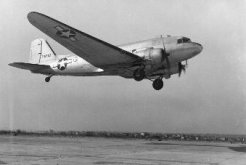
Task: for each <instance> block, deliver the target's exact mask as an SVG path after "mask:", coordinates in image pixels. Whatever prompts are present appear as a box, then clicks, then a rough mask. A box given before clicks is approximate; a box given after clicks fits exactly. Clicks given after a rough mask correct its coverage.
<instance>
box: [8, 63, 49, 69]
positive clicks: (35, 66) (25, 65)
mask: <svg viewBox="0 0 246 165" xmlns="http://www.w3.org/2000/svg"><path fill="white" fill-rule="evenodd" d="M9 65H10V66H13V67H16V68H20V69H26V70H30V71H39V70H45V69H50V66H49V65H39V64H30V63H24V62H13V63H10V64H9Z"/></svg>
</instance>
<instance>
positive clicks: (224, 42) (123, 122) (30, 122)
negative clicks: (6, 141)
mask: <svg viewBox="0 0 246 165" xmlns="http://www.w3.org/2000/svg"><path fill="white" fill-rule="evenodd" d="M30 11H37V12H41V13H44V14H46V15H48V16H50V17H53V18H55V19H58V20H60V21H62V22H64V23H66V24H69V25H71V26H73V27H75V28H77V29H80V30H81V31H84V32H86V33H89V34H91V35H93V36H95V37H98V38H100V39H102V40H105V41H107V42H109V43H111V44H115V45H119V44H123V43H127V42H132V41H137V40H142V39H148V38H151V37H156V36H158V35H160V34H170V35H182V36H187V37H190V38H191V39H192V40H193V41H195V42H199V43H201V44H202V45H203V47H204V48H203V52H202V53H201V54H200V55H198V56H196V57H195V58H193V59H191V60H190V61H189V66H188V69H187V72H186V74H185V75H182V76H181V78H178V76H177V75H174V76H172V78H171V79H169V80H165V82H164V83H165V86H164V89H162V90H161V91H155V90H154V89H153V88H152V84H151V82H150V81H148V80H144V81H142V82H136V81H134V80H127V79H124V78H121V77H69V76H67V77H52V79H51V82H50V83H45V82H44V78H45V76H43V75H35V74H31V73H30V72H29V71H25V70H19V69H16V68H12V67H10V66H8V65H7V64H8V63H10V62H14V61H23V62H24V61H25V62H27V60H28V57H29V47H30V42H31V41H32V40H34V39H36V38H39V37H41V38H45V39H47V40H48V42H49V43H50V44H51V46H52V47H53V49H54V50H55V52H56V53H57V54H68V53H70V52H69V51H68V50H66V49H65V48H63V47H62V46H61V45H59V44H58V43H56V42H55V41H54V40H52V39H51V38H49V37H48V36H46V35H45V34H43V33H42V32H40V31H39V30H38V29H36V28H35V27H34V26H32V25H31V24H30V23H29V22H28V20H27V18H26V16H27V14H28V13H29V12H30ZM245 11H246V1H244V0H234V1H231V0H227V1H226V0H216V1H212V0H211V1H208V0H185V1H183V0H73V1H70V0H42V1H38V0H29V1H27V0H0V36H1V37H0V52H1V60H0V129H27V130H48V129H55V130H106V131H150V132H184V133H237V134H246V49H245V48H246V19H245V17H246V12H245Z"/></svg>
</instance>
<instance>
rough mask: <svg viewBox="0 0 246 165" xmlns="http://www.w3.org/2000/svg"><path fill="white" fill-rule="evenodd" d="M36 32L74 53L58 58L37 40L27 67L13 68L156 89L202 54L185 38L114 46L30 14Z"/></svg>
mask: <svg viewBox="0 0 246 165" xmlns="http://www.w3.org/2000/svg"><path fill="white" fill-rule="evenodd" d="M27 18H28V20H29V22H30V23H31V24H32V25H34V26H35V27H36V28H38V29H39V30H41V31H42V32H44V33H45V34H47V35H48V36H49V37H51V38H53V39H54V40H56V41H57V42H58V43H60V44H61V45H63V46H64V47H66V48H67V49H69V50H70V51H72V52H73V53H74V54H71V55H56V54H55V52H54V51H53V50H52V48H51V47H50V45H49V44H48V42H47V41H46V40H44V39H35V40H34V41H32V43H31V48H30V49H31V50H30V58H29V62H28V63H23V62H14V63H11V64H9V65H10V66H13V67H17V68H21V69H27V70H30V71H31V72H32V73H41V74H44V75H47V77H46V78H45V81H46V82H49V81H50V78H51V77H52V76H56V75H71V76H106V75H110V76H116V75H117V76H121V77H124V78H133V79H135V80H136V81H141V80H143V79H149V80H151V81H153V88H154V89H156V90H160V89H161V88H162V87H163V80H162V79H163V78H166V79H168V78H170V77H171V75H173V74H178V75H179V76H180V75H181V73H182V71H185V68H186V65H185V64H183V63H182V62H184V61H185V62H186V64H187V60H188V59H190V58H192V57H194V56H196V55H197V54H199V53H200V52H201V51H202V45H201V44H199V43H196V42H192V41H191V40H190V39H189V38H187V37H182V36H160V37H158V38H153V39H149V40H144V41H139V42H134V43H130V44H125V45H121V46H114V45H111V44H109V43H107V42H105V41H102V40H100V39H97V38H95V37H93V36H91V35H89V34H86V33H84V32H81V31H79V30H77V29H75V28H73V27H71V26H68V25H66V24H64V23H62V22H59V21H57V20H55V19H53V18H50V17H48V16H46V15H44V14H41V13H37V12H31V13H29V14H28V16H27Z"/></svg>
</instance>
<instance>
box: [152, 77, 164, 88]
mask: <svg viewBox="0 0 246 165" xmlns="http://www.w3.org/2000/svg"><path fill="white" fill-rule="evenodd" d="M152 86H153V88H154V89H155V90H160V89H161V88H162V87H163V81H162V79H160V78H158V79H155V80H154V81H153V84H152Z"/></svg>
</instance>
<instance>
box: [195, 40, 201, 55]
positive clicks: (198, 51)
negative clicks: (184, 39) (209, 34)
mask: <svg viewBox="0 0 246 165" xmlns="http://www.w3.org/2000/svg"><path fill="white" fill-rule="evenodd" d="M193 44H194V49H195V54H199V53H201V51H202V49H203V47H202V45H201V44H199V43H196V42H194V43H193Z"/></svg>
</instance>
